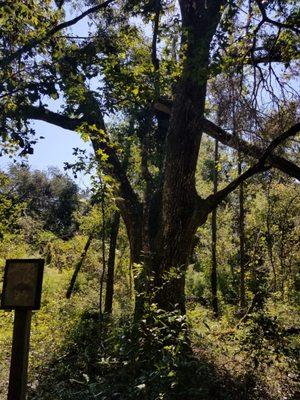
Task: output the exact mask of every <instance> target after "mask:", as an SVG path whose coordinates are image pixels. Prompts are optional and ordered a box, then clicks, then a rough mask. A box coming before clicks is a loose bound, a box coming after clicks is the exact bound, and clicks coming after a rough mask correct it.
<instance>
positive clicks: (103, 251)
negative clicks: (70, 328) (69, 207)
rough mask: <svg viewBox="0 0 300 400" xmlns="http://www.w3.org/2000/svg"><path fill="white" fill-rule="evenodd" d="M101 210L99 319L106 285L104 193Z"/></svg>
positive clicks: (101, 315)
mask: <svg viewBox="0 0 300 400" xmlns="http://www.w3.org/2000/svg"><path fill="white" fill-rule="evenodd" d="M101 212H102V274H101V276H100V291H99V319H100V321H101V320H102V317H103V313H102V298H103V285H104V276H105V270H106V258H105V204H104V195H103V199H102V202H101Z"/></svg>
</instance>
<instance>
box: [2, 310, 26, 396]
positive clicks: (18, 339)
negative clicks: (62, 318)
mask: <svg viewBox="0 0 300 400" xmlns="http://www.w3.org/2000/svg"><path fill="white" fill-rule="evenodd" d="M31 314H32V312H31V310H15V322H14V332H13V343H12V352H11V364H10V375H9V387H8V397H7V400H25V396H26V386H27V370H28V354H29V338H30V323H31Z"/></svg>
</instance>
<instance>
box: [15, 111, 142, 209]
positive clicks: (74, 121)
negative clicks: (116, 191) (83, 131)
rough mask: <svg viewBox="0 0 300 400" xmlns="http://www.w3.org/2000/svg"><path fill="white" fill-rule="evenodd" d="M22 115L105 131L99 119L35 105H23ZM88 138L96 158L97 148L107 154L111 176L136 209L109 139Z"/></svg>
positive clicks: (127, 181) (131, 193)
mask: <svg viewBox="0 0 300 400" xmlns="http://www.w3.org/2000/svg"><path fill="white" fill-rule="evenodd" d="M19 111H20V112H21V114H22V116H23V117H24V118H26V119H34V120H40V121H45V122H48V123H50V124H52V125H56V126H59V127H61V128H63V129H68V130H72V131H75V130H78V129H79V128H80V126H82V124H84V123H87V124H89V125H96V126H97V127H98V128H99V129H103V130H104V131H105V126H104V122H103V124H100V125H102V126H99V119H96V120H93V119H92V118H86V117H83V118H70V117H68V116H66V115H62V114H59V113H56V112H53V111H49V110H47V109H45V108H43V107H35V106H24V107H22V108H21V109H20V110H19ZM90 139H91V142H92V145H93V148H94V150H95V155H96V158H97V157H98V158H99V155H97V151H98V150H102V151H103V152H105V154H107V155H108V159H107V162H108V164H109V165H110V172H111V174H112V175H113V177H114V178H115V179H116V181H117V182H118V184H119V185H120V192H121V195H122V196H123V198H124V200H127V201H128V202H129V204H130V205H131V206H132V207H135V208H136V209H137V208H138V207H139V200H138V197H137V195H136V193H135V192H134V190H133V189H132V186H131V184H130V182H129V180H128V177H127V175H126V172H125V169H124V168H123V166H122V164H121V162H120V160H119V159H118V156H117V154H116V150H115V149H114V148H113V147H112V146H111V145H110V143H109V139H108V137H107V135H106V137H105V140H103V139H102V138H101V140H99V138H98V137H96V136H95V135H94V134H91V135H90Z"/></svg>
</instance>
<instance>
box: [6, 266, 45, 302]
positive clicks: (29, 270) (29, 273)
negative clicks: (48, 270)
mask: <svg viewBox="0 0 300 400" xmlns="http://www.w3.org/2000/svg"><path fill="white" fill-rule="evenodd" d="M43 271H44V260H41V259H12V260H7V261H6V265H5V270H4V279H3V290H2V296H1V308H2V309H5V310H22V309H23V310H38V309H39V308H40V304H41V292H42V280H43Z"/></svg>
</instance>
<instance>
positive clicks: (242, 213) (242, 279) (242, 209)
mask: <svg viewBox="0 0 300 400" xmlns="http://www.w3.org/2000/svg"><path fill="white" fill-rule="evenodd" d="M241 173H242V162H241V157H240V152H239V154H238V175H241ZM239 211H240V213H239V214H240V215H239V236H240V271H241V272H240V307H241V309H242V310H244V309H245V307H246V294H245V207H244V184H243V183H241V185H240V187H239Z"/></svg>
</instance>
